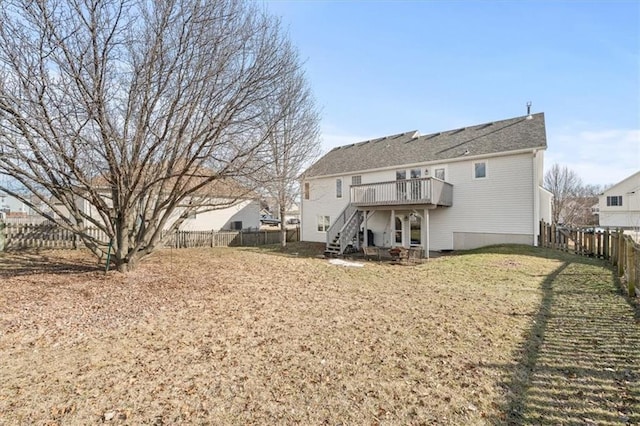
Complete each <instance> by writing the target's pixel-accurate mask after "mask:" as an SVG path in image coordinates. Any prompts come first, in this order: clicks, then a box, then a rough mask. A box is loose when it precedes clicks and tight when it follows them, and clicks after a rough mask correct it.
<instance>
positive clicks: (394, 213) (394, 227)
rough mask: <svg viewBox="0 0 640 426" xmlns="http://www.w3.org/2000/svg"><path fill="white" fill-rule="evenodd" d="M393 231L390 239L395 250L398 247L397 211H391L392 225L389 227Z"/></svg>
mask: <svg viewBox="0 0 640 426" xmlns="http://www.w3.org/2000/svg"><path fill="white" fill-rule="evenodd" d="M389 229H390V230H391V238H390V239H389V243H390V244H389V245H390V246H391V247H392V248H393V247H395V246H396V211H395V210H391V224H390V226H389Z"/></svg>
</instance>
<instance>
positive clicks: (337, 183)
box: [336, 179, 342, 198]
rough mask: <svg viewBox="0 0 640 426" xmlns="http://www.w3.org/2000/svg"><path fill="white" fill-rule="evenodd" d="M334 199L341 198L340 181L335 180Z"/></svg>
mask: <svg viewBox="0 0 640 426" xmlns="http://www.w3.org/2000/svg"><path fill="white" fill-rule="evenodd" d="M336 198H342V179H336Z"/></svg>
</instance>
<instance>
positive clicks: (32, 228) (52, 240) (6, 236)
mask: <svg viewBox="0 0 640 426" xmlns="http://www.w3.org/2000/svg"><path fill="white" fill-rule="evenodd" d="M86 232H87V234H88V235H89V236H91V237H92V238H95V239H97V240H99V241H106V242H108V241H109V240H108V238H107V235H106V234H105V233H104V232H102V231H101V230H99V229H98V228H88V229H87V230H86ZM82 245H83V243H82V241H81V240H80V238H79V237H78V236H76V235H74V234H73V233H72V232H70V231H68V230H66V229H63V228H61V227H59V226H58V225H56V224H54V223H51V222H43V223H1V222H0V251H2V250H20V249H26V248H62V249H74V248H78V247H81V246H82Z"/></svg>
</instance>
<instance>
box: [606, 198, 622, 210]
mask: <svg viewBox="0 0 640 426" xmlns="http://www.w3.org/2000/svg"><path fill="white" fill-rule="evenodd" d="M612 206H613V207H620V206H622V195H607V207H612Z"/></svg>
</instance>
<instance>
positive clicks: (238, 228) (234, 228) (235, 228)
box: [231, 220, 242, 231]
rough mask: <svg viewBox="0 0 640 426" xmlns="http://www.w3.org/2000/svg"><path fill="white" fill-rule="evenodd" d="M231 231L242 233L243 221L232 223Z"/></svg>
mask: <svg viewBox="0 0 640 426" xmlns="http://www.w3.org/2000/svg"><path fill="white" fill-rule="evenodd" d="M231 230H232V231H242V221H241V220H235V221H233V222H231Z"/></svg>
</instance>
